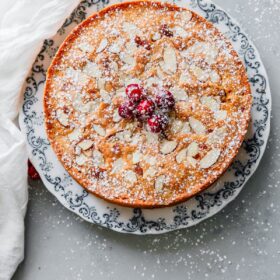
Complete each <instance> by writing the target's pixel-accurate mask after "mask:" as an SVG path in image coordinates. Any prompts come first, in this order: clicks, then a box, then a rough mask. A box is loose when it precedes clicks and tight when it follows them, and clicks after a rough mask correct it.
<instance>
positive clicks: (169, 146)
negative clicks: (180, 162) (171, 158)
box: [160, 140, 178, 155]
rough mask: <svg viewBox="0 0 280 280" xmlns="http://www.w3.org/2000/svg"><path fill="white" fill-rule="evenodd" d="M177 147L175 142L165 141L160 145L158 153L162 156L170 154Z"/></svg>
mask: <svg viewBox="0 0 280 280" xmlns="http://www.w3.org/2000/svg"><path fill="white" fill-rule="evenodd" d="M177 145H178V143H177V142H176V141H167V140H165V141H163V142H162V143H161V145H160V152H161V153H162V154H164V155H167V154H170V153H172V152H173V151H174V150H175V149H176V147H177Z"/></svg>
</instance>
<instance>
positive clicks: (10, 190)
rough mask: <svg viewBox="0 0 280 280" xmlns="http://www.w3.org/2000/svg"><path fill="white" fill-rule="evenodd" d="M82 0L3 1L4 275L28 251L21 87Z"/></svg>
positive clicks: (0, 255) (0, 247)
mask: <svg viewBox="0 0 280 280" xmlns="http://www.w3.org/2000/svg"><path fill="white" fill-rule="evenodd" d="M78 3H79V0H47V1H46V0H14V1H12V2H11V1H9V0H1V1H0V12H1V18H0V280H6V279H10V278H11V277H12V275H13V273H14V271H15V270H16V268H17V266H18V264H19V263H20V262H21V261H22V260H23V256H24V215H25V212H26V205H27V200H28V195H27V175H26V174H27V152H26V145H25V136H24V135H22V134H21V132H20V130H19V129H18V128H17V126H16V125H15V124H14V123H15V120H16V118H17V115H18V112H19V109H20V105H21V100H22V96H21V94H20V93H21V87H22V84H23V82H24V80H25V78H26V75H27V73H28V71H29V69H30V67H31V66H32V63H33V61H34V59H35V57H36V55H37V53H38V52H39V50H40V48H41V46H42V43H43V40H44V39H46V38H49V37H51V36H52V35H54V34H55V33H56V31H57V29H58V28H59V27H60V26H61V25H62V24H63V22H64V20H65V18H66V17H67V16H68V15H69V14H70V13H71V11H72V10H73V9H74V8H75V6H76V5H77V4H78Z"/></svg>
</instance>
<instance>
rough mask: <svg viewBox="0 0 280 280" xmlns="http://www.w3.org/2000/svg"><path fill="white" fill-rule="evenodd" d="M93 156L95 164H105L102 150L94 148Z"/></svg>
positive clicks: (98, 165)
mask: <svg viewBox="0 0 280 280" xmlns="http://www.w3.org/2000/svg"><path fill="white" fill-rule="evenodd" d="M92 158H93V165H94V166H97V167H100V166H102V165H103V164H104V157H103V154H102V153H101V152H99V151H98V150H94V151H93V153H92Z"/></svg>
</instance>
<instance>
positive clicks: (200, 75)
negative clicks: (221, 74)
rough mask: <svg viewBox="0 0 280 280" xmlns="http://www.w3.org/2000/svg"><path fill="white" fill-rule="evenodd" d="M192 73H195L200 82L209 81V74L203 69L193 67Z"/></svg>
mask: <svg viewBox="0 0 280 280" xmlns="http://www.w3.org/2000/svg"><path fill="white" fill-rule="evenodd" d="M191 71H192V72H193V74H194V75H195V76H196V78H197V79H198V80H200V81H201V82H205V81H206V80H208V79H209V73H208V71H206V70H203V69H202V68H200V67H198V66H195V65H193V66H192V67H191Z"/></svg>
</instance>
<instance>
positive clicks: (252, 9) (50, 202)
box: [14, 0, 280, 280]
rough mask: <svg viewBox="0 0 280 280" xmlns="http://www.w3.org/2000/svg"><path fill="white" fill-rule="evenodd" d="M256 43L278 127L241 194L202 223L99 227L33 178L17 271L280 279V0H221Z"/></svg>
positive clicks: (28, 274)
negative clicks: (172, 228)
mask: <svg viewBox="0 0 280 280" xmlns="http://www.w3.org/2000/svg"><path fill="white" fill-rule="evenodd" d="M216 3H217V4H219V5H221V6H222V7H223V8H224V9H225V10H227V11H228V12H230V13H231V14H232V15H233V16H234V17H235V18H236V19H237V20H238V21H239V22H240V23H241V25H242V26H243V27H244V28H245V30H246V31H247V33H248V34H249V35H250V37H251V38H252V39H253V41H254V42H255V44H256V46H257V47H258V49H259V51H260V53H261V56H262V59H263V61H264V64H265V66H266V69H267V71H268V75H269V78H270V84H271V88H272V95H273V118H272V131H271V137H270V140H269V144H268V148H267V151H266V153H265V155H264V157H263V160H262V162H261V165H260V167H259V169H258V170H257V172H256V174H255V175H254V176H253V178H251V180H250V181H249V183H247V185H246V187H245V188H244V190H243V191H242V193H241V195H240V196H239V197H238V198H237V199H236V200H235V201H234V202H233V203H231V204H230V205H229V206H228V207H226V208H225V209H224V210H223V211H222V212H220V213H219V214H217V215H216V216H215V217H213V218H211V219H209V220H207V221H205V222H203V223H201V224H199V225H198V226H196V227H193V228H190V229H187V230H180V231H176V232H172V233H168V234H164V235H161V236H140V237H139V236H132V235H123V234H119V233H116V232H112V231H110V230H107V229H101V228H98V227H97V226H95V225H91V224H88V223H86V222H83V221H82V220H81V219H80V218H78V217H77V216H76V215H75V214H73V213H70V212H69V211H68V210H66V209H64V208H63V207H62V206H61V205H60V204H59V203H58V202H57V200H56V199H55V198H54V197H53V196H52V195H51V194H50V193H48V192H47V191H46V189H45V188H44V187H43V185H42V184H41V183H31V185H32V187H31V188H30V203H29V208H28V213H27V217H26V257H25V261H24V262H23V263H22V264H21V266H20V268H19V269H18V271H17V273H16V275H15V277H14V279H15V280H16V279H17V280H19V279H21V280H22V279H26V280H36V279H40V280H48V279H58V280H60V279H69V280H72V279H75V280H76V279H83V280H86V279H96V280H99V279H121V280H126V279H134V280H137V279H161V280H164V279H194V280H196V279H197V280H198V279H199V280H200V279H215V280H217V279H218V280H220V279H227V280H233V279H234V280H237V279H240V280H243V279H249V280H251V279H256V280H261V279H264V280H270V279H280V266H279V265H280V235H279V232H280V219H279V217H280V209H279V201H280V173H279V171H280V161H279V159H280V150H279V137H280V131H279V127H280V126H279V119H280V108H279V107H280V106H279V105H280V95H279V90H280V75H279V72H280V71H279V67H280V32H279V21H280V1H279V0H249V1H244V0H217V1H216Z"/></svg>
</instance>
